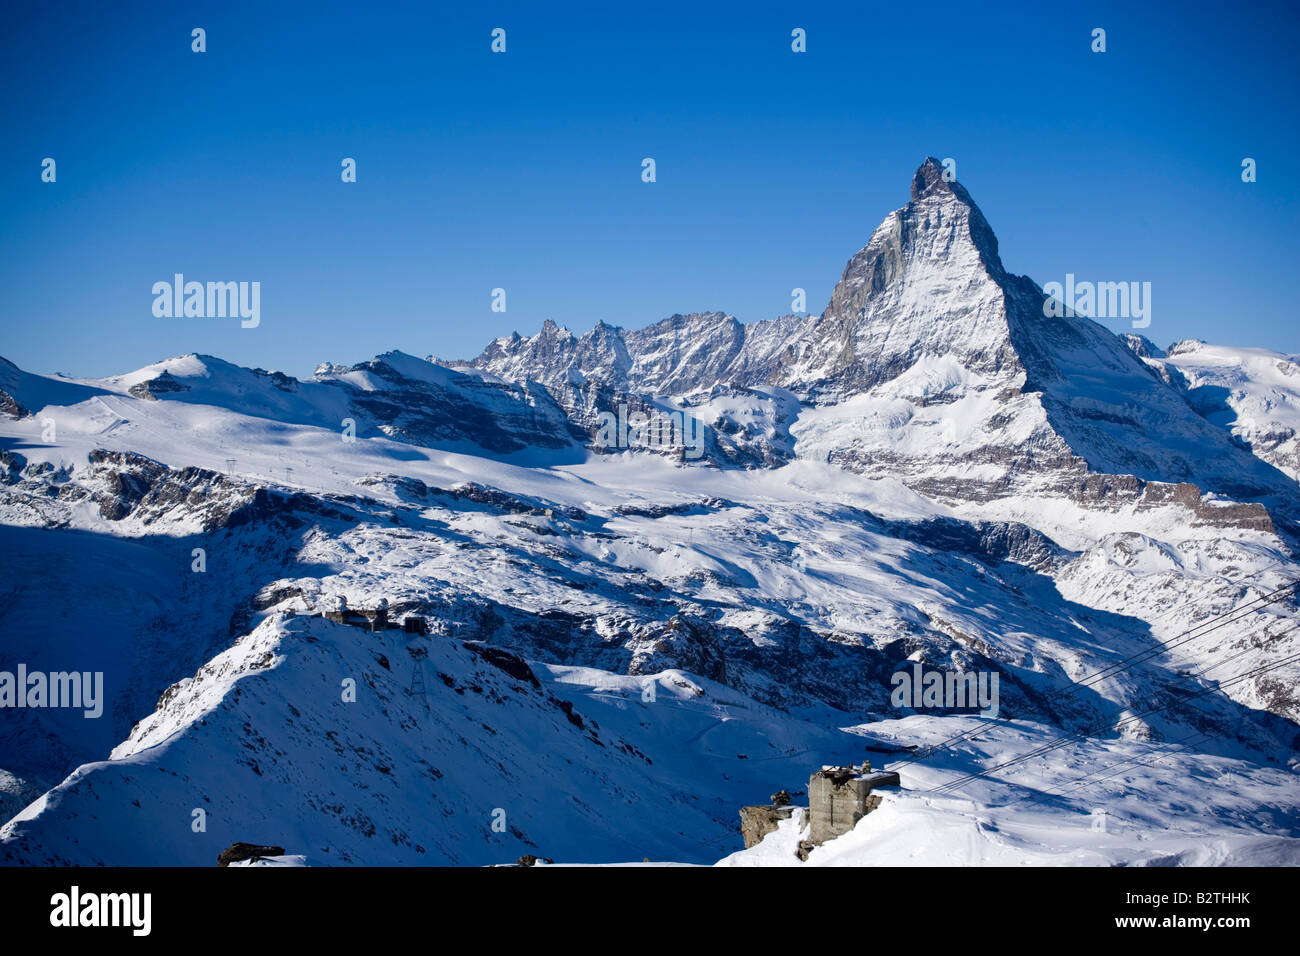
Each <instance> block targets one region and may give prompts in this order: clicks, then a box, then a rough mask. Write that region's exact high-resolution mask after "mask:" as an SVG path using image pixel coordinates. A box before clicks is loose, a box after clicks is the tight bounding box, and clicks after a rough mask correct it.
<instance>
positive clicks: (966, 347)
mask: <svg viewBox="0 0 1300 956" xmlns="http://www.w3.org/2000/svg"><path fill="white" fill-rule="evenodd" d="M942 173H943V171H942V168H941V167H940V166H939V164H938V161H937V160H933V159H928V160H926V161H925V163H924V164H923V165H922V166H921V168H920V169H919V170H918V171H917V173H916V177H915V178H914V180H913V182H912V201H911V202H909V203H908V204H907V205H906V206H904V207H903V208H902V209H899V210H897V211H896V212H893V213H891V214H890V215H889V216H887V217H886V218H885V221H884V222H883V223H881V224H880V226H879V227H878V228H877V229H876V231H875V232H874V233H873V234H872V236H871V240H870V242H868V243H867V245H866V247H865V248H864V249H862V250H861V251H860V252H859V253H858V254H857V255H855V256H854V257H853V258H852V259H850V260H849V264H848V266H846V267H845V269H844V275H843V276H842V277H841V279H840V281H839V284H838V285H836V287H835V290H834V292H833V293H832V294H831V301H830V304H829V305H828V306H827V307H826V310H825V312H824V313H823V314H822V315H821V316H820V317H819V318H817V319H815V320H813V321H812V323H811V325H810V326H809V328H808V329H807V331H806V332H805V333H804V334H803V335H802V336H801V337H800V339H799V342H798V343H796V344H795V345H794V346H792V347H791V348H790V349H789V350H788V351H786V352H785V353H784V354H783V355H782V356H781V366H782V367H781V368H780V369H778V370H777V371H776V374H777V376H778V378H779V381H780V382H781V384H783V385H785V386H786V387H788V388H791V389H793V390H794V391H796V392H798V393H800V394H807V395H808V396H810V397H816V398H824V399H829V400H836V399H842V398H846V397H849V396H851V395H855V394H859V393H862V392H866V391H869V390H870V389H872V388H874V387H875V386H877V385H879V384H881V383H884V382H888V381H891V380H893V379H895V378H897V377H898V376H900V375H902V374H903V373H904V372H906V371H908V370H909V369H911V368H912V367H913V366H915V365H916V363H917V362H918V361H920V360H921V359H922V358H923V357H925V356H950V357H952V358H953V359H955V360H956V361H957V362H958V363H960V365H962V366H963V367H964V368H966V369H969V370H970V371H972V372H975V373H977V374H980V375H983V376H986V377H988V378H989V379H991V380H992V379H1002V380H1005V381H1006V382H1010V381H1011V380H1012V379H1014V378H1015V376H1016V374H1017V373H1019V372H1021V371H1022V369H1021V367H1020V365H1019V362H1018V359H1017V356H1016V353H1015V350H1014V349H1013V348H1012V347H1011V343H1010V339H1009V333H1008V327H1007V316H1006V310H1005V307H1004V291H1003V288H1002V286H1001V285H1000V284H999V283H1000V281H1005V273H1004V272H1003V269H1002V263H1001V260H999V258H998V249H997V239H996V238H994V235H993V231H992V229H990V228H989V226H988V223H987V222H986V221H985V220H984V216H983V214H982V213H981V212H980V211H979V209H978V208H977V207H976V206H975V204H974V203H973V202H972V201H971V199H970V196H969V194H968V193H967V192H966V190H965V189H963V188H962V187H961V186H960V185H959V184H958V183H956V182H945V181H944V179H943V175H942Z"/></svg>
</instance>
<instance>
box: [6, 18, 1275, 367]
mask: <svg viewBox="0 0 1300 956" xmlns="http://www.w3.org/2000/svg"><path fill="white" fill-rule="evenodd" d="M181 7H185V8H187V9H185V10H184V12H178V11H179V8H181ZM1298 23H1300V13H1298V12H1297V9H1296V7H1295V5H1294V4H1291V5H1282V4H1274V3H1268V2H1265V3H1260V4H1248V5H1242V4H1230V3H1222V4H1202V3H1196V2H1191V3H1153V4H1146V3H1143V4H1132V3H1124V4H1104V3H1102V4H1099V3H1081V4H1069V3H1067V4H1057V3H1051V4H1045V3H1026V4H983V3H971V2H969V0H963V2H958V3H942V2H927V3H922V4H880V3H861V2H857V3H846V4H836V5H834V6H832V5H812V6H809V5H807V4H804V3H788V4H774V3H760V4H736V5H734V6H721V5H719V6H713V5H709V4H702V3H688V4H680V5H678V4H673V3H666V2H660V0H655V2H653V3H648V4H636V3H632V4H618V5H614V4H590V5H584V6H577V5H574V6H568V7H564V6H562V7H560V8H557V7H556V6H555V5H553V4H549V3H547V4H542V3H523V4H518V5H503V4H456V5H451V4H447V5H437V4H433V3H429V2H427V0H425V2H419V3H403V4H387V3H346V4H335V3H311V4H303V5H300V6H299V5H292V4H270V3H239V2H229V0H222V2H219V3H200V4H189V3H187V4H176V3H147V4H140V3H102V2H95V3H66V4H65V3H58V4H54V3H40V4H23V5H21V7H19V6H11V7H9V8H8V9H7V10H6V13H5V22H4V25H3V28H2V29H3V33H2V35H0V121H2V123H3V126H0V130H2V132H3V135H0V184H2V185H0V290H2V291H3V298H2V299H0V307H2V308H3V315H2V316H0V321H2V322H3V324H2V325H0V329H2V331H0V355H4V356H6V357H8V358H9V359H11V360H13V361H15V362H17V363H18V364H19V365H21V366H23V367H25V368H28V369H31V370H33V371H44V372H51V371H64V372H67V373H69V374H72V375H104V374H109V373H113V372H119V371H125V370H128V369H132V368H136V367H138V366H141V365H144V364H147V363H148V362H151V361H156V360H158V359H160V358H164V357H167V356H170V355H175V354H181V353H184V352H206V353H211V354H215V355H219V356H221V357H223V358H227V359H229V360H231V361H235V362H238V363H240V364H244V365H252V366H261V367H264V368H274V369H281V370H284V371H286V372H289V373H291V374H296V375H303V374H307V373H309V372H310V371H311V369H312V368H313V367H314V366H315V365H316V364H317V363H318V362H319V361H323V360H330V361H336V362H355V361H361V360H364V359H366V358H369V357H370V356H372V355H374V354H376V353H379V352H382V351H387V350H389V349H394V348H397V349H401V350H403V351H407V352H412V353H415V354H419V355H426V354H430V353H432V354H435V355H439V356H444V357H468V356H472V355H475V354H477V353H478V351H479V350H480V349H481V348H482V347H483V346H484V345H485V344H486V343H487V342H488V341H489V340H490V339H491V338H493V337H494V336H497V335H504V334H508V333H509V332H510V331H512V330H518V331H519V332H521V333H523V334H532V333H533V332H535V331H536V330H537V329H538V328H539V327H540V325H541V323H542V321H543V319H545V318H548V317H549V318H554V319H555V320H556V321H557V322H559V323H560V324H562V325H567V326H569V327H570V328H572V329H575V330H577V331H582V330H585V329H587V328H590V327H591V326H592V325H593V324H594V323H595V322H596V321H597V320H598V319H604V320H606V321H608V322H611V323H613V324H616V325H623V326H626V327H640V326H643V325H645V324H648V323H650V322H652V321H655V320H657V319H659V318H662V317H664V316H666V315H670V314H672V313H674V312H690V311H702V310H711V309H717V310H723V311H728V312H731V313H733V314H735V315H737V316H738V317H739V318H741V319H742V320H745V321H750V320H755V319H761V318H766V317H770V316H773V315H779V314H782V313H784V312H787V311H789V308H790V290H791V289H792V288H794V287H795V286H801V287H803V288H805V289H807V291H808V308H809V310H810V311H813V312H817V311H819V310H820V309H821V308H823V306H824V305H825V303H826V301H827V299H828V297H829V295H830V291H831V288H832V286H833V285H834V283H835V282H836V280H837V279H838V278H839V275H840V272H841V270H842V269H843V267H844V264H845V262H846V261H847V260H848V258H849V257H850V256H851V255H852V254H853V253H854V252H855V251H857V249H859V248H860V247H861V246H862V245H864V244H865V242H866V240H867V238H868V237H869V236H870V234H871V231H872V230H873V229H874V228H875V226H876V225H877V224H878V223H879V222H880V220H881V219H882V218H883V217H884V216H885V215H886V214H887V213H888V212H889V211H891V210H893V209H895V208H897V207H899V206H901V205H902V204H903V203H904V202H905V201H906V200H907V198H908V183H909V179H910V177H911V175H912V173H913V172H914V170H915V168H916V166H917V165H918V163H919V162H920V161H921V159H922V158H924V157H925V156H927V155H935V156H938V157H941V158H942V157H949V156H951V157H953V158H955V159H956V160H957V163H958V167H957V172H958V178H959V179H960V180H961V182H962V183H963V184H964V185H965V186H966V187H967V188H968V189H969V190H970V192H971V194H972V195H973V196H974V198H975V200H976V201H977V202H978V203H979V204H980V206H981V208H982V209H983V210H984V212H985V214H986V216H987V217H988V219H989V221H990V222H991V224H992V225H993V228H994V230H995V231H996V232H997V234H998V237H999V239H1000V241H1001V247H1002V257H1003V261H1004V262H1005V264H1006V265H1007V267H1008V268H1009V269H1011V270H1012V271H1014V272H1018V273H1025V274H1028V275H1030V276H1032V277H1033V278H1034V279H1035V280H1036V281H1037V282H1039V283H1040V284H1042V283H1045V282H1048V281H1052V280H1057V281H1060V280H1063V278H1064V276H1065V273H1067V272H1073V273H1075V275H1076V276H1078V277H1079V278H1080V279H1094V280H1108V281H1111V280H1138V281H1149V282H1151V283H1152V307H1153V308H1152V323H1151V326H1150V328H1149V329H1147V330H1146V334H1147V335H1148V336H1149V337H1150V338H1152V339H1153V340H1155V341H1156V342H1157V343H1158V344H1160V345H1167V344H1168V343H1169V342H1171V341H1173V340H1175V339H1178V338H1183V337H1188V336H1196V337H1199V338H1204V339H1207V340H1210V341H1215V342H1223V343H1228V344H1236V345H1259V346H1264V347H1268V348H1273V349H1277V350H1280V351H1287V352H1295V351H1300V334H1298V333H1297V321H1296V312H1297V309H1296V305H1295V301H1296V293H1295V291H1294V290H1293V289H1292V287H1291V283H1292V282H1293V281H1295V276H1296V275H1297V270H1296V258H1297V256H1296V253H1297V246H1298V245H1300V243H1298V242H1297V232H1296V229H1297V221H1298V218H1300V217H1297V211H1300V203H1298V202H1297V199H1298V196H1300V186H1298V185H1297V180H1296V177H1295V174H1294V167H1295V164H1296V162H1297V161H1298V160H1300V142H1298V140H1300V131H1298V124H1297V116H1296V112H1297V94H1298V93H1300V83H1297V72H1298V68H1297V66H1296V62H1297V55H1298V52H1300V29H1297V25H1298ZM196 26H201V27H204V28H205V29H206V30H207V45H208V51H207V52H206V53H203V54H196V53H192V52H191V51H190V30H191V28H193V27H196ZM494 27H503V28H505V29H506V31H507V52H506V53H505V54H504V55H494V54H493V53H491V52H490V50H489V43H490V35H489V34H490V31H491V30H492V28H494ZM795 27H802V28H804V29H805V30H806V31H807V37H808V52H807V53H804V54H795V53H792V52H791V50H790V31H791V30H792V29H793V28H795ZM1094 27H1103V28H1105V29H1106V31H1107V47H1108V49H1107V52H1106V53H1104V54H1094V53H1092V52H1091V50H1090V43H1091V37H1090V33H1091V31H1092V29H1093V28H1094ZM47 156H49V157H53V158H55V159H56V161H57V163H58V166H57V171H58V181H57V182H56V183H54V184H45V183H42V182H41V181H40V164H41V160H42V159H43V158H44V157H47ZM345 156H350V157H355V158H356V160H357V163H358V182H357V183H355V184H344V183H342V182H341V181H340V177H339V172H340V161H341V160H342V158H343V157H345ZM646 156H651V157H654V158H655V160H656V162H657V167H658V169H657V172H658V181H657V182H656V183H654V184H646V183H643V182H641V175H640V174H641V160H642V158H643V157H646ZM1246 156H1250V157H1253V158H1255V159H1256V160H1257V162H1258V177H1259V178H1258V182H1256V183H1254V184H1245V183H1242V181H1241V176H1240V172H1241V161H1242V159H1243V157H1246ZM175 272H183V273H184V274H185V275H186V277H187V278H189V279H198V280H249V281H251V280H256V281H259V282H261V284H262V301H261V312H262V319H261V326H260V327H259V328H257V329H241V328H240V327H239V324H238V322H237V321H231V320H221V319H157V318H155V317H154V316H153V314H152V311H151V307H152V303H153V297H152V294H151V292H150V288H151V286H152V285H153V283H154V282H156V281H159V280H168V279H170V277H171V276H172V274H173V273H175ZM498 286H499V287H504V288H505V289H506V290H507V303H508V311H507V312H506V313H505V314H500V313H494V312H492V311H491V310H490V308H489V307H490V304H491V300H490V293H491V290H492V289H493V288H494V287H498ZM1125 325H1127V323H1126V322H1123V321H1118V322H1116V323H1114V325H1113V327H1114V328H1117V329H1119V330H1123V327H1124V326H1125Z"/></svg>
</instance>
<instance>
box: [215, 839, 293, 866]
mask: <svg viewBox="0 0 1300 956" xmlns="http://www.w3.org/2000/svg"><path fill="white" fill-rule="evenodd" d="M284 853H285V850H284V847H282V846H262V845H260V844H257V843H232V844H230V846H228V847H226V848H225V849H224V850H222V851H221V853H220V854H219V855H218V856H217V866H230V864H232V863H241V862H243V861H244V860H251V861H252V862H254V863H256V862H257V861H258V860H260V859H262V857H265V856H284Z"/></svg>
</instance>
